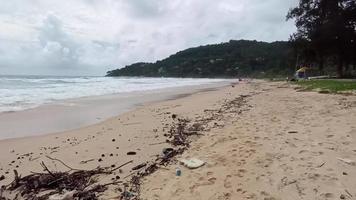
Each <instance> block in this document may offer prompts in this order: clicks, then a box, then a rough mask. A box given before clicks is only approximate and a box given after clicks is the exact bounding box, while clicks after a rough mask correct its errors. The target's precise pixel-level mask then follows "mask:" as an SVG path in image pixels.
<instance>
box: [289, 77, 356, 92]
mask: <svg viewBox="0 0 356 200" xmlns="http://www.w3.org/2000/svg"><path fill="white" fill-rule="evenodd" d="M296 83H297V84H298V85H300V86H301V87H303V88H304V89H306V90H319V91H322V92H332V93H338V92H347V91H356V81H352V80H304V81H298V82H296Z"/></svg>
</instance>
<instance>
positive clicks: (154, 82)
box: [0, 77, 226, 112]
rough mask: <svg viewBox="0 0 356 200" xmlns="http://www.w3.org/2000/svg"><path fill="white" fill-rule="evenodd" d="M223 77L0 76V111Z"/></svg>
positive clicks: (209, 80)
mask: <svg viewBox="0 0 356 200" xmlns="http://www.w3.org/2000/svg"><path fill="white" fill-rule="evenodd" d="M222 81H226V80H224V79H192V78H131V77H120V78H119V77H0V112H9V111H19V110H24V109H29V108H34V107H36V106H39V105H42V104H45V103H51V102H54V101H58V100H65V99H72V98H80V97H88V96H97V95H108V94H119V93H127V92H138V91H149V90H157V89H164V88H171V87H179V86H190V85H192V86H193V85H202V84H207V83H214V82H222Z"/></svg>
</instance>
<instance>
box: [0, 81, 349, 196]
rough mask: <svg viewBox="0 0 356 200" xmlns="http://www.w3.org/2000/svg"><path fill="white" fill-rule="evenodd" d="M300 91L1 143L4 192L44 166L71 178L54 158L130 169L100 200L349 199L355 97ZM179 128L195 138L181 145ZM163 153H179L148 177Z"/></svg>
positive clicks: (167, 107)
mask: <svg viewBox="0 0 356 200" xmlns="http://www.w3.org/2000/svg"><path fill="white" fill-rule="evenodd" d="M294 88H295V86H293V85H290V84H288V83H285V82H265V81H258V80H255V81H252V82H249V83H246V82H242V83H239V84H236V85H233V86H226V87H221V88H218V89H217V90H212V91H209V90H207V91H201V92H196V93H193V94H192V95H188V96H185V95H183V96H184V97H182V98H178V99H177V98H175V99H174V98H173V99H171V100H165V101H159V102H154V103H149V104H146V105H144V106H141V107H138V108H136V109H134V110H132V111H130V112H127V113H124V114H122V115H119V116H117V117H114V118H111V119H109V120H106V121H105V122H103V123H100V124H96V125H93V126H90V127H85V128H81V129H78V130H74V131H67V132H64V133H60V134H56V135H45V136H41V137H36V138H26V139H19V140H16V141H7V142H4V143H2V145H0V151H1V152H3V153H2V154H1V155H0V160H1V161H2V162H1V163H0V176H1V175H2V174H4V175H5V180H3V181H0V185H5V184H8V183H10V182H11V181H12V180H13V173H12V170H14V169H15V170H17V171H18V172H19V174H20V175H22V177H24V176H26V175H28V174H31V171H33V172H42V171H43V168H42V167H41V165H40V163H41V162H43V163H45V164H46V166H47V167H48V168H49V169H50V170H51V171H54V172H63V171H66V170H68V168H66V167H65V166H63V165H62V164H60V163H58V162H56V161H53V160H51V159H48V157H51V158H56V159H59V160H61V161H63V162H64V163H66V164H67V165H69V166H70V167H72V168H75V169H81V170H92V169H97V167H101V168H108V169H112V168H115V167H116V166H121V165H122V164H125V163H129V164H127V165H125V166H124V167H122V168H121V169H120V170H118V171H114V172H112V173H110V174H106V175H100V176H97V177H96V180H98V182H97V183H96V184H102V185H105V184H110V185H109V186H108V187H107V188H106V190H105V191H104V192H98V193H96V194H97V195H98V199H119V198H120V197H122V196H123V195H125V194H127V193H125V191H126V189H127V191H130V193H129V194H130V195H134V196H139V197H140V198H141V199H145V200H146V199H147V200H148V199H159V200H160V199H162V200H163V199H172V200H174V199H177V200H178V199H198V200H199V199H201V200H203V199H204V200H205V199H227V200H229V199H256V200H257V199H274V200H279V199H287V200H294V199H320V200H321V199H339V198H340V199H352V198H351V197H352V196H356V190H355V189H354V188H356V183H355V182H354V180H355V178H356V168H355V167H354V166H355V165H356V164H355V163H356V149H355V148H354V147H355V146H356V125H355V124H354V121H355V120H356V96H342V95H332V94H319V93H315V92H298V91H296V90H295V89H294ZM182 123H183V125H184V124H186V125H187V126H186V128H184V130H185V131H188V132H186V133H188V134H189V135H191V136H189V137H188V138H186V139H187V141H188V143H185V142H183V144H182V145H178V146H177V145H174V143H173V142H174V138H176V137H175V136H174V134H175V132H176V131H177V130H180V128H179V127H180V125H179V124H182ZM183 127H185V125H184V126H183ZM192 128H193V129H192ZM172 133H173V135H172ZM178 133H179V132H178ZM167 140H168V143H167ZM165 148H173V149H174V151H175V152H178V153H177V155H176V156H173V157H172V158H171V160H169V161H168V162H164V163H163V164H162V165H160V164H158V165H156V168H154V170H153V172H154V173H151V172H152V171H151V168H150V167H151V166H153V165H152V162H153V164H154V162H156V161H157V160H158V161H159V162H160V160H162V158H164V154H163V156H162V152H163V150H164V149H165ZM183 151H184V152H183ZM132 152H134V154H132ZM129 153H130V154H129ZM181 153H182V154H181ZM187 158H197V159H200V160H202V161H204V162H205V165H204V166H202V167H200V168H198V169H194V170H191V169H188V168H185V167H184V166H182V165H181V164H180V163H179V160H181V159H187ZM131 160H132V161H131ZM142 164H146V165H145V166H144V167H143V168H140V169H137V168H136V167H137V166H143V165H142ZM113 166H114V167H113ZM176 168H179V169H180V170H181V172H182V174H181V176H176ZM5 172H7V173H5ZM117 177H118V178H117ZM113 181H114V184H113ZM116 181H117V182H116ZM5 195H7V194H5ZM9 197H10V196H9Z"/></svg>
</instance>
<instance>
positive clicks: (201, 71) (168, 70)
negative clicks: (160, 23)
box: [107, 40, 295, 77]
mask: <svg viewBox="0 0 356 200" xmlns="http://www.w3.org/2000/svg"><path fill="white" fill-rule="evenodd" d="M293 58H294V56H293V51H292V48H291V47H290V45H289V43H288V42H272V43H267V42H257V41H248V40H238V41H235V40H232V41H230V42H227V43H221V44H213V45H206V46H200V47H196V48H190V49H186V50H184V51H180V52H178V53H176V54H174V55H171V56H169V57H168V58H166V59H163V60H160V61H157V62H155V63H135V64H132V65H128V66H125V67H124V68H121V69H116V70H112V71H109V72H107V76H147V77H236V76H238V77H247V76H249V77H272V76H275V75H283V76H286V75H291V74H293V72H294V65H295V64H294V60H293Z"/></svg>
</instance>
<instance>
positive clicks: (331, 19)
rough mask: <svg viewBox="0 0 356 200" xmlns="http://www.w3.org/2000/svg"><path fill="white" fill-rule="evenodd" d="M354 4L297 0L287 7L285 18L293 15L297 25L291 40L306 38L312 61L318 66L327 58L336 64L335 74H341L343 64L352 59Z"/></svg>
mask: <svg viewBox="0 0 356 200" xmlns="http://www.w3.org/2000/svg"><path fill="white" fill-rule="evenodd" d="M355 8H356V6H355V0H300V1H299V5H298V6H297V7H296V8H293V9H291V10H290V11H289V13H288V15H287V19H295V24H296V26H297V32H296V33H294V34H293V35H292V37H291V38H292V41H294V42H296V43H298V42H300V41H307V42H308V45H307V48H308V50H309V52H314V54H315V56H314V62H318V63H319V69H320V70H322V68H323V65H324V60H325V59H326V58H328V59H329V60H332V61H333V62H334V63H335V64H336V66H337V73H338V75H339V76H343V72H344V66H345V67H346V68H347V67H348V66H349V63H350V60H351V59H353V61H354V59H355V58H354V55H355V53H354V52H355V35H356V34H355V32H356V21H355V15H356V14H355V12H356V10H355ZM304 47H305V45H304ZM351 52H353V53H351ZM307 56H309V57H310V55H307ZM354 62H355V61H354Z"/></svg>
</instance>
